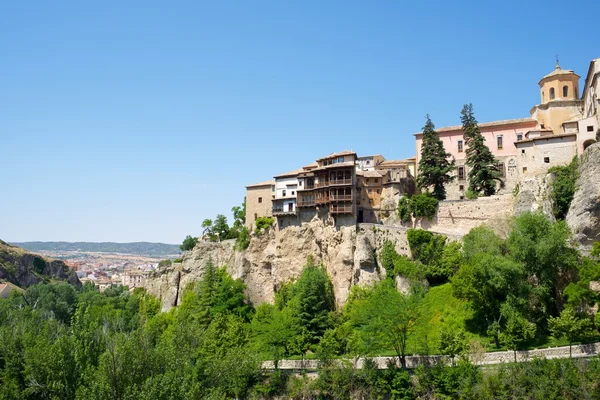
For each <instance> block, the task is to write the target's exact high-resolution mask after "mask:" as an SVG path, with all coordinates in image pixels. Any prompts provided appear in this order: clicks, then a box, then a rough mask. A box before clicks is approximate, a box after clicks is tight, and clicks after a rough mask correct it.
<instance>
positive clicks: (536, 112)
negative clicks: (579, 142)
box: [530, 59, 583, 135]
mask: <svg viewBox="0 0 600 400" xmlns="http://www.w3.org/2000/svg"><path fill="white" fill-rule="evenodd" d="M538 85H539V86H540V99H541V103H540V104H538V105H537V106H535V107H533V108H532V109H531V111H530V112H531V117H532V118H533V119H535V120H536V121H537V123H538V126H537V129H538V130H539V132H540V134H542V135H547V134H554V135H560V134H565V133H571V131H572V130H573V129H576V126H577V123H576V121H577V120H579V119H580V118H581V114H582V110H583V108H582V106H583V102H582V101H581V100H580V99H579V75H577V74H576V73H575V72H573V70H570V69H562V68H561V67H560V64H559V63H558V59H557V60H556V67H555V68H554V71H552V72H550V73H549V74H548V75H546V76H544V77H543V78H542V79H541V80H540V81H539V82H538Z"/></svg>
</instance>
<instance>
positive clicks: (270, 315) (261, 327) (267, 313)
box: [252, 303, 299, 370]
mask: <svg viewBox="0 0 600 400" xmlns="http://www.w3.org/2000/svg"><path fill="white" fill-rule="evenodd" d="M298 329H299V327H298V323H297V321H296V320H295V318H294V317H293V315H292V313H291V312H290V309H289V308H284V309H283V310H279V309H278V308H277V307H274V306H273V305H271V304H267V303H263V304H261V305H260V306H258V307H257V308H256V313H255V314H254V318H253V319H252V332H253V334H254V338H255V344H256V346H258V348H259V349H260V350H262V351H263V352H264V353H266V354H267V355H268V356H269V357H270V358H271V359H272V360H273V363H274V366H275V369H276V370H277V369H278V368H279V361H280V360H281V359H282V358H283V357H284V355H285V351H286V347H287V346H288V344H289V343H290V342H291V341H292V339H293V338H294V337H295V336H296V335H297V333H298Z"/></svg>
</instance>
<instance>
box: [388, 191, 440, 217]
mask: <svg viewBox="0 0 600 400" xmlns="http://www.w3.org/2000/svg"><path fill="white" fill-rule="evenodd" d="M438 204H439V201H438V200H437V199H436V198H435V197H433V196H432V195H431V194H430V193H423V194H417V195H414V196H412V197H410V198H408V197H405V196H402V197H401V198H400V200H399V201H398V208H397V210H396V212H397V215H398V218H399V219H400V221H402V222H410V218H411V215H412V216H413V217H415V218H423V217H425V218H428V219H432V218H433V217H434V216H435V213H436V211H437V206H438Z"/></svg>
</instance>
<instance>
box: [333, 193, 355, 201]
mask: <svg viewBox="0 0 600 400" xmlns="http://www.w3.org/2000/svg"><path fill="white" fill-rule="evenodd" d="M331 200H335V201H352V195H351V194H339V195H335V194H334V195H333V196H331Z"/></svg>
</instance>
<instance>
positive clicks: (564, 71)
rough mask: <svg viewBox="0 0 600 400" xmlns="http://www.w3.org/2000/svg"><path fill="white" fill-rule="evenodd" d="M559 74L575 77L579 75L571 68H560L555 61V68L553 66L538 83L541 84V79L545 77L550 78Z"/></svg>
mask: <svg viewBox="0 0 600 400" xmlns="http://www.w3.org/2000/svg"><path fill="white" fill-rule="evenodd" d="M559 75H575V76H576V77H578V78H579V75H577V74H576V73H575V72H574V71H573V70H572V69H561V68H560V65H558V63H556V68H554V71H552V72H550V73H549V74H548V75H546V76H544V77H543V78H542V79H540V81H539V82H538V84H541V83H542V81H543V80H545V79H547V78H552V77H555V76H559Z"/></svg>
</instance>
